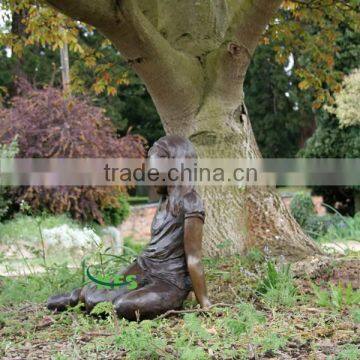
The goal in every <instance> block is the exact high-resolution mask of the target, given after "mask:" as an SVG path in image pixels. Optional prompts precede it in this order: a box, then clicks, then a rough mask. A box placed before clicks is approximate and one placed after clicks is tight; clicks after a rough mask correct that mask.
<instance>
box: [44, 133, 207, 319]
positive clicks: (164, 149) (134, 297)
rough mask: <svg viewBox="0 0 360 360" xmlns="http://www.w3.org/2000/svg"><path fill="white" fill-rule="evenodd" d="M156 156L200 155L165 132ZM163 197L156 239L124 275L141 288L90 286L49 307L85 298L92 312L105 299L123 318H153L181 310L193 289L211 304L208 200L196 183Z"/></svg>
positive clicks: (166, 189)
mask: <svg viewBox="0 0 360 360" xmlns="http://www.w3.org/2000/svg"><path fill="white" fill-rule="evenodd" d="M149 157H150V159H152V158H154V159H156V158H169V159H176V158H196V152H195V149H194V147H193V145H192V144H191V142H190V141H189V140H187V139H185V138H183V137H180V136H165V137H163V138H161V139H160V140H158V141H157V142H156V143H155V144H154V145H153V147H152V148H151V149H150V150H149ZM156 191H157V192H158V193H159V194H160V195H161V200H160V202H159V206H158V209H157V212H156V215H155V217H154V220H153V222H152V226H151V241H150V243H149V244H148V246H147V247H146V249H145V250H144V251H143V253H142V254H141V255H139V256H138V257H137V259H136V260H135V261H134V263H132V264H131V265H130V266H129V267H128V268H126V269H125V270H124V271H123V272H121V274H122V275H125V276H127V275H136V281H137V284H138V287H137V288H136V289H132V290H130V289H128V288H127V287H121V288H116V289H112V290H111V289H98V288H97V287H96V285H94V284H93V285H87V286H84V287H83V288H82V289H76V290H74V291H72V292H71V293H70V294H64V295H57V296H53V297H51V298H50V299H49V300H48V303H47V306H48V308H49V309H51V310H58V311H61V310H65V309H66V308H67V307H68V306H75V305H77V304H78V303H79V302H81V303H84V304H85V308H86V310H87V311H88V312H89V311H91V310H92V309H93V308H94V306H95V305H96V304H98V303H100V302H104V301H107V302H112V303H113V304H114V308H115V310H116V312H117V314H118V316H119V317H124V318H126V319H128V320H136V319H137V318H138V317H140V319H151V318H154V317H156V316H158V315H160V314H162V313H164V312H166V311H168V310H171V309H179V308H181V306H182V303H183V301H184V300H185V299H186V298H187V296H188V294H189V292H190V291H191V290H193V291H194V292H195V296H196V298H197V301H198V302H199V304H200V306H201V307H203V308H207V307H209V306H210V301H209V299H208V296H207V290H206V284H205V277H204V270H203V267H202V264H201V244H202V231H203V223H204V218H205V213H204V208H203V204H202V201H201V199H200V197H199V195H198V194H197V192H196V191H195V189H194V187H193V186H192V185H183V184H182V185H180V184H178V185H177V184H174V185H166V186H156Z"/></svg>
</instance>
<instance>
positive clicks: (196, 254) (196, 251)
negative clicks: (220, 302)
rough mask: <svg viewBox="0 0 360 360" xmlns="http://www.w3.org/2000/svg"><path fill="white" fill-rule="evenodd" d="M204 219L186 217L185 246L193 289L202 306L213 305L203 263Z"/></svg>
mask: <svg viewBox="0 0 360 360" xmlns="http://www.w3.org/2000/svg"><path fill="white" fill-rule="evenodd" d="M202 235H203V221H202V220H201V219H199V218H197V217H190V218H188V219H185V231H184V247H185V256H186V262H187V266H188V270H189V273H190V277H191V281H192V285H193V289H194V292H195V296H196V299H197V301H198V302H199V304H200V306H201V307H202V308H207V307H209V306H210V305H211V303H210V300H209V298H208V295H207V290H206V284H205V276H204V268H203V266H202V263H201V244H202Z"/></svg>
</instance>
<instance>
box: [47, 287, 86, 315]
mask: <svg viewBox="0 0 360 360" xmlns="http://www.w3.org/2000/svg"><path fill="white" fill-rule="evenodd" d="M81 291H82V288H79V289H75V290H73V291H72V292H71V293H66V294H60V295H54V296H51V297H50V298H49V299H48V301H47V304H46V306H47V308H48V309H49V310H57V311H64V310H66V309H67V308H68V307H69V306H70V307H73V306H76V305H77V304H78V303H79V298H80V293H81Z"/></svg>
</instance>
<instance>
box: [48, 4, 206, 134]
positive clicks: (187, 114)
mask: <svg viewBox="0 0 360 360" xmlns="http://www.w3.org/2000/svg"><path fill="white" fill-rule="evenodd" d="M45 1H46V2H47V3H49V4H50V5H52V6H54V7H55V8H56V9H58V10H60V11H61V12H63V13H65V14H67V15H68V16H70V17H72V18H76V19H79V20H81V21H84V22H87V23H89V24H90V25H94V26H95V27H97V28H98V30H99V31H100V32H102V33H103V34H104V35H105V36H106V37H107V38H109V39H110V40H111V41H112V42H113V44H114V45H115V46H116V47H117V48H118V49H119V50H120V52H121V54H122V55H123V56H124V57H125V58H126V60H127V62H128V64H129V65H130V66H131V67H132V68H133V69H134V70H135V72H136V73H137V74H138V75H139V76H140V77H141V78H142V80H143V81H144V82H145V85H146V86H147V88H148V91H149V93H150V94H151V96H152V99H153V100H154V103H155V106H156V107H157V110H158V112H159V114H160V117H161V118H162V120H163V124H164V127H165V130H166V131H167V132H172V127H171V123H173V122H175V121H176V122H179V121H180V122H182V123H183V125H184V127H183V128H184V130H185V128H186V127H188V126H191V121H192V119H193V117H194V115H195V113H196V112H197V110H198V107H199V105H200V101H201V100H200V99H201V96H202V93H203V81H204V80H203V71H202V68H201V65H200V64H199V62H198V60H197V59H196V58H195V57H192V56H190V55H187V54H185V53H184V52H181V51H178V50H176V49H174V48H173V47H172V46H171V45H170V43H169V42H168V41H167V40H166V39H165V38H164V37H163V36H162V35H161V34H160V33H159V31H158V30H157V29H156V28H155V27H154V26H153V24H152V23H151V22H150V20H149V19H148V18H147V17H146V16H145V15H144V14H143V12H142V11H141V9H140V8H139V6H138V3H137V0H95V1H88V0H77V1H74V0H45Z"/></svg>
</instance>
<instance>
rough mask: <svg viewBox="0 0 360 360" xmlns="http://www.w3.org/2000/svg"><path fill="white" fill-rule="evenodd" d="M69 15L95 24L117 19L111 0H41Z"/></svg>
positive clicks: (107, 22) (99, 24)
mask: <svg viewBox="0 0 360 360" xmlns="http://www.w3.org/2000/svg"><path fill="white" fill-rule="evenodd" d="M40 1H41V2H43V3H46V4H48V5H50V6H51V7H53V8H55V9H56V10H59V11H60V12H62V13H64V14H65V15H68V16H69V17H71V18H73V19H75V20H80V21H82V22H85V23H88V24H90V25H93V26H103V25H105V24H109V23H111V22H114V21H115V17H114V16H111V15H112V14H113V5H112V1H111V0H92V1H88V0H40Z"/></svg>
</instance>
